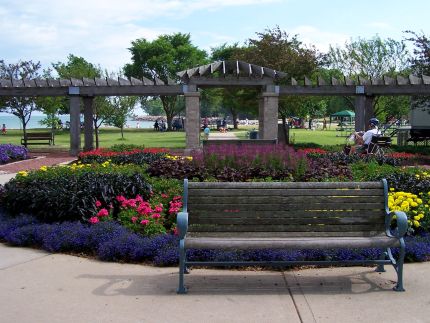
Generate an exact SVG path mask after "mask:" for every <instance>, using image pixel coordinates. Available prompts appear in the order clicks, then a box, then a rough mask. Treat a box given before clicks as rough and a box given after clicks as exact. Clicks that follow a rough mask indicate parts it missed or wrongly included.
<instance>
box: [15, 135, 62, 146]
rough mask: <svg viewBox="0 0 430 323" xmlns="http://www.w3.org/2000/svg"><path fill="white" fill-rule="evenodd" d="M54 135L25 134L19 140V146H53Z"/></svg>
mask: <svg viewBox="0 0 430 323" xmlns="http://www.w3.org/2000/svg"><path fill="white" fill-rule="evenodd" d="M53 144H54V135H53V133H52V132H33V133H31V132H30V133H29V132H27V133H26V134H25V136H24V137H23V138H21V145H24V146H25V147H27V146H28V145H53Z"/></svg>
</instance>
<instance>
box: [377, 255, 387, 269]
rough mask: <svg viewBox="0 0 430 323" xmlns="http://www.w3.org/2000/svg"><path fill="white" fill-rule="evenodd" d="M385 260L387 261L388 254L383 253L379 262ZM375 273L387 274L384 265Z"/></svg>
mask: <svg viewBox="0 0 430 323" xmlns="http://www.w3.org/2000/svg"><path fill="white" fill-rule="evenodd" d="M385 259H387V252H386V251H383V252H382V254H381V256H380V257H379V260H385ZM375 271H376V272H377V273H384V272H385V268H384V264H379V265H378V267H376V269H375Z"/></svg>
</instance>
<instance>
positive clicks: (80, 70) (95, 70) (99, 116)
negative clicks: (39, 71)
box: [52, 54, 113, 148]
mask: <svg viewBox="0 0 430 323" xmlns="http://www.w3.org/2000/svg"><path fill="white" fill-rule="evenodd" d="M52 66H53V67H54V69H55V70H56V72H57V73H58V75H59V76H60V77H62V78H71V77H73V78H82V77H88V78H94V77H100V76H101V75H102V74H103V73H102V69H101V67H100V66H96V65H94V64H92V63H90V62H87V61H86V60H85V59H84V58H83V57H79V56H75V55H73V54H70V55H69V56H67V62H65V63H62V62H58V63H54V64H52ZM93 108H94V113H93V124H94V130H95V137H96V148H99V128H100V126H101V125H102V124H103V122H104V121H105V120H106V119H107V118H108V117H109V116H110V115H111V114H112V110H113V107H112V104H111V102H110V101H109V100H107V99H106V98H105V97H95V98H94V101H93Z"/></svg>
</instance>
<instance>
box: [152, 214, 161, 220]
mask: <svg viewBox="0 0 430 323" xmlns="http://www.w3.org/2000/svg"><path fill="white" fill-rule="evenodd" d="M151 218H153V219H159V218H161V215H160V214H159V213H154V214H153V215H152V216H151Z"/></svg>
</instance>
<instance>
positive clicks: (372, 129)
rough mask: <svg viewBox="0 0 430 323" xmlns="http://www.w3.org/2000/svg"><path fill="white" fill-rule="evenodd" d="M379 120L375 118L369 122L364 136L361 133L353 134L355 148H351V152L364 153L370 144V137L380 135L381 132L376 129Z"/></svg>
mask: <svg viewBox="0 0 430 323" xmlns="http://www.w3.org/2000/svg"><path fill="white" fill-rule="evenodd" d="M378 125H379V120H378V119H376V118H372V119H370V120H369V130H367V131H366V132H365V133H364V134H363V133H362V132H355V133H354V137H355V143H356V144H357V147H351V152H354V151H357V152H359V153H364V152H366V151H367V148H368V147H369V144H370V142H371V141H372V137H373V136H375V135H380V134H381V132H380V131H379V129H378Z"/></svg>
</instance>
